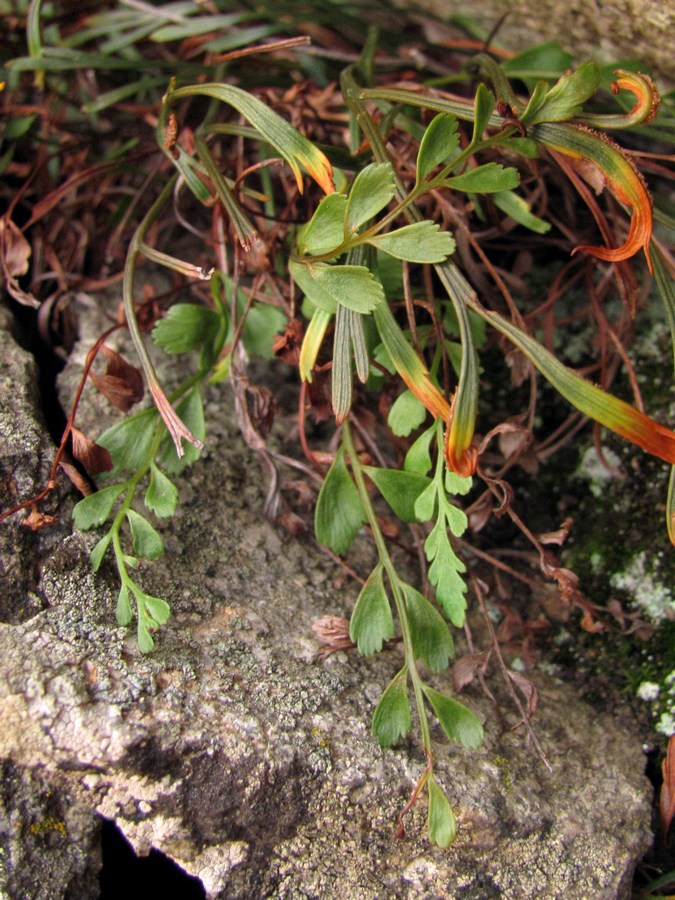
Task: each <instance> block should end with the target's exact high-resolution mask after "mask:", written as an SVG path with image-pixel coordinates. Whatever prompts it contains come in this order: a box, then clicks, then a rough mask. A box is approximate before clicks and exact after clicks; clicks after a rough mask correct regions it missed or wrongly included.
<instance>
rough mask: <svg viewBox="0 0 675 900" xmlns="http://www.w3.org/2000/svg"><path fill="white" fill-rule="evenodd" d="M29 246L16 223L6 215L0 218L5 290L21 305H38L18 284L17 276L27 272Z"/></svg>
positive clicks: (37, 301)
mask: <svg viewBox="0 0 675 900" xmlns="http://www.w3.org/2000/svg"><path fill="white" fill-rule="evenodd" d="M30 254H31V247H30V244H29V243H28V241H27V240H26V238H25V237H24V236H23V234H22V233H21V231H20V230H19V228H18V227H17V225H16V224H15V223H14V222H13V221H12V220H11V219H10V218H9V217H8V216H3V217H2V218H0V269H2V275H3V280H4V282H5V287H6V288H7V291H8V292H9V293H10V294H11V295H12V297H14V299H15V300H16V301H17V302H18V303H21V304H22V305H23V306H33V307H36V308H37V307H38V306H39V305H40V301H39V300H38V299H37V298H36V297H34V296H33V295H32V294H30V293H27V292H26V291H24V290H23V288H22V287H21V286H20V285H19V282H18V281H17V278H18V277H19V276H21V275H25V274H26V272H28V260H29V259H30Z"/></svg>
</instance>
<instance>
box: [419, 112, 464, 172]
mask: <svg viewBox="0 0 675 900" xmlns="http://www.w3.org/2000/svg"><path fill="white" fill-rule="evenodd" d="M458 146H459V133H458V131H457V119H456V118H455V117H454V116H452V115H450V114H449V113H439V115H437V116H435V117H434V118H433V119H432V120H431V122H430V123H429V125H428V127H427V130H426V131H425V132H424V137H423V138H422V140H421V141H420V149H419V151H418V153H417V182H418V183H419V182H421V181H424V179H425V178H426V177H427V175H429V173H430V172H432V171H433V170H434V169H435V168H436V166H439V165H440V164H441V163H443V162H446V161H447V160H448V159H449V158H450V157H451V156H452V154H453V153H454V152H455V150H456V149H457V147H458Z"/></svg>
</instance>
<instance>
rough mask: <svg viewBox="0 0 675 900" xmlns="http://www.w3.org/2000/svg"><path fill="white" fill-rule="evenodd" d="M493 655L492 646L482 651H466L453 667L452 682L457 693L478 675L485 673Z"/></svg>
mask: <svg viewBox="0 0 675 900" xmlns="http://www.w3.org/2000/svg"><path fill="white" fill-rule="evenodd" d="M491 655H492V647H488V648H487V650H483V652H482V653H466V654H465V655H464V656H462V657H460V659H458V660H457V662H456V663H455V664H454V665H453V667H452V684H453V687H454V689H455V691H457V693H459V692H460V691H461V690H462V689H463V688H465V687H466V686H467V684H470V683H471V682H472V681H473V679H474V678H475V676H476V675H484V674H485V672H486V670H487V666H488V662H489V661H490V656H491Z"/></svg>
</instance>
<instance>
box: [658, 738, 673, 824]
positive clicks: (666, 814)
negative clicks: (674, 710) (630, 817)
mask: <svg viewBox="0 0 675 900" xmlns="http://www.w3.org/2000/svg"><path fill="white" fill-rule="evenodd" d="M661 771H662V772H663V784H662V785H661V794H660V796H659V809H660V813H661V835H662V837H663V839H664V840H665V838H666V836H667V834H668V830H669V828H670V823H671V822H672V821H673V816H675V734H671V736H670V740H669V741H668V750H667V751H666V755H665V757H664V759H663V763H662V764H661Z"/></svg>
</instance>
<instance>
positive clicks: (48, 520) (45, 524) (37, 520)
mask: <svg viewBox="0 0 675 900" xmlns="http://www.w3.org/2000/svg"><path fill="white" fill-rule="evenodd" d="M58 521H59V520H58V516H48V515H47V514H46V513H43V512H40V510H39V509H38V508H37V506H33V507H32V508H31V511H30V513H29V514H28V515H27V516H26V518H25V519H24V520H23V521H22V522H21V524H22V525H23V527H24V528H30V530H31V531H42V529H43V528H49V526H50V525H56V523H57V522H58Z"/></svg>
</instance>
